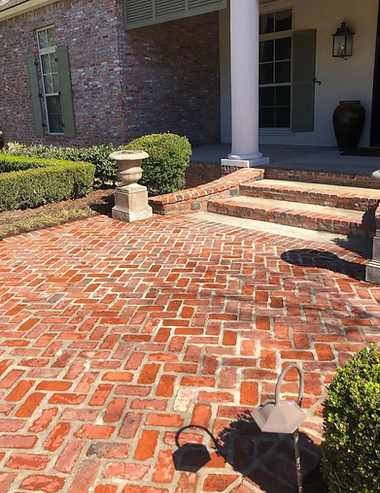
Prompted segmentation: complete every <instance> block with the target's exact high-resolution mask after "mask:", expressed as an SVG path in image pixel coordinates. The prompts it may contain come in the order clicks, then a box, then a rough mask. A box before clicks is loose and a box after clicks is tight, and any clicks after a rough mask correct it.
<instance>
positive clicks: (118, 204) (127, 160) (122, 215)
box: [109, 150, 152, 222]
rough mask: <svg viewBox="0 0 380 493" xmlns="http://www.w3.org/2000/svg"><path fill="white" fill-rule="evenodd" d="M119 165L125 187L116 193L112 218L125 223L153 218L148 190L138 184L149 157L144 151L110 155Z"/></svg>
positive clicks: (119, 174)
mask: <svg viewBox="0 0 380 493" xmlns="http://www.w3.org/2000/svg"><path fill="white" fill-rule="evenodd" d="M109 157H110V159H114V160H115V161H116V163H117V167H118V173H117V176H118V178H119V180H120V181H122V182H123V183H125V185H124V186H122V187H118V188H117V189H116V191H115V207H113V209H112V217H113V218H114V219H118V220H119V221H124V222H133V221H139V220H140V219H147V218H148V217H151V216H152V208H151V207H150V206H149V205H148V191H147V188H146V187H144V186H142V185H139V184H138V183H137V182H138V181H139V180H140V179H141V177H142V174H143V169H142V167H141V165H142V161H143V159H146V158H147V157H149V154H148V153H147V152H144V151H129V150H124V151H115V152H113V153H112V154H110V155H109Z"/></svg>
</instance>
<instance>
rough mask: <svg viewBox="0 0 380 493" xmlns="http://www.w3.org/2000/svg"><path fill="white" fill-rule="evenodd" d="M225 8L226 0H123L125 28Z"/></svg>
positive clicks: (133, 27)
mask: <svg viewBox="0 0 380 493" xmlns="http://www.w3.org/2000/svg"><path fill="white" fill-rule="evenodd" d="M225 8H227V0H124V21H125V29H135V28H136V27H143V26H149V25H151V24H159V23H160V22H166V21H173V20H176V19H184V18H185V17H191V16H193V15H198V14H207V13H208V12H213V11H216V10H221V9H225Z"/></svg>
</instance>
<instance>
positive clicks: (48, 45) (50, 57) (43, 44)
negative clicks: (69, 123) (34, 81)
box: [37, 26, 64, 134]
mask: <svg viewBox="0 0 380 493" xmlns="http://www.w3.org/2000/svg"><path fill="white" fill-rule="evenodd" d="M37 41H38V52H39V57H40V67H41V77H42V88H43V102H44V105H43V106H44V110H45V115H46V131H47V133H48V134H63V133H64V132H63V121H62V108H61V97H60V91H59V78H58V60H57V55H56V44H55V32H54V27H52V26H50V27H46V28H44V29H40V30H39V31H37Z"/></svg>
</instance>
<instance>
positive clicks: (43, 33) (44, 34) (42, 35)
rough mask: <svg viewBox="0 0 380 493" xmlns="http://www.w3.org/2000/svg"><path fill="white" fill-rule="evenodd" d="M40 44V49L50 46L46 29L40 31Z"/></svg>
mask: <svg viewBox="0 0 380 493" xmlns="http://www.w3.org/2000/svg"><path fill="white" fill-rule="evenodd" d="M38 43H39V45H40V48H46V47H47V46H49V44H48V43H49V42H48V35H47V31H46V29H44V30H43V31H38Z"/></svg>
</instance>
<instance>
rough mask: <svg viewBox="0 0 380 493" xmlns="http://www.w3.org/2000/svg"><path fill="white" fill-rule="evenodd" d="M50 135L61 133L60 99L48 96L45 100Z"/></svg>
mask: <svg viewBox="0 0 380 493" xmlns="http://www.w3.org/2000/svg"><path fill="white" fill-rule="evenodd" d="M46 105H47V112H48V118H49V130H50V133H63V125H62V111H61V98H60V97H59V96H49V97H47V98H46Z"/></svg>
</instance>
